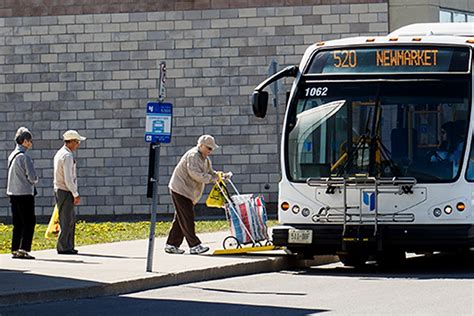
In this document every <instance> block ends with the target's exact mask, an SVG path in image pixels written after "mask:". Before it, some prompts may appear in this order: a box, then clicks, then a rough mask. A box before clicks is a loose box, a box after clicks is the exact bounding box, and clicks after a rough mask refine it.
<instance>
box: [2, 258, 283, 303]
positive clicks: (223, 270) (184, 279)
mask: <svg viewBox="0 0 474 316" xmlns="http://www.w3.org/2000/svg"><path fill="white" fill-rule="evenodd" d="M288 259H289V258H287V257H278V258H271V259H266V260H262V261H258V262H245V263H238V264H231V265H226V266H222V267H215V268H207V269H197V270H190V271H185V272H180V273H169V274H164V275H158V276H153V277H147V278H140V279H134V280H127V281H119V282H114V283H101V284H97V285H92V286H83V287H76V288H66V289H56V290H47V291H35V292H23V293H13V294H7V295H1V296H0V307H6V306H12V305H18V304H35V303H45V302H53V301H62V300H71V299H83V298H92V297H101V296H111V295H120V294H127V293H132V292H138V291H145V290H150V289H156V288H161V287H167V286H174V285H181V284H186V283H193V282H200V281H210V280H216V279H222V278H227V277H233V276H243V275H249V274H255V273H263V272H274V271H279V270H283V269H287V268H289V267H290V261H291V260H288Z"/></svg>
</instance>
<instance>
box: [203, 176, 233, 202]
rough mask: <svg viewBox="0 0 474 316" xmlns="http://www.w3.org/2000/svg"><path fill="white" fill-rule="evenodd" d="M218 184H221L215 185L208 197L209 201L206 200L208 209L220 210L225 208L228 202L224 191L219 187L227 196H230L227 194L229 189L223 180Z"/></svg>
mask: <svg viewBox="0 0 474 316" xmlns="http://www.w3.org/2000/svg"><path fill="white" fill-rule="evenodd" d="M218 183H219V184H217V183H216V184H214V186H213V187H212V190H211V192H209V196H208V197H207V200H206V205H207V207H218V208H220V207H222V208H223V207H225V202H226V200H225V197H224V195H223V194H222V191H221V190H220V189H219V186H220V187H221V189H222V190H223V191H224V192H225V194H226V195H227V196H229V193H228V192H227V187H226V185H225V183H224V181H223V180H219V181H218Z"/></svg>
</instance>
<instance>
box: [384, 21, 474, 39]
mask: <svg viewBox="0 0 474 316" xmlns="http://www.w3.org/2000/svg"><path fill="white" fill-rule="evenodd" d="M388 36H389V37H395V36H398V37H400V36H474V23H416V24H411V25H407V26H404V27H401V28H399V29H397V30H395V31H393V32H392V33H390V34H388Z"/></svg>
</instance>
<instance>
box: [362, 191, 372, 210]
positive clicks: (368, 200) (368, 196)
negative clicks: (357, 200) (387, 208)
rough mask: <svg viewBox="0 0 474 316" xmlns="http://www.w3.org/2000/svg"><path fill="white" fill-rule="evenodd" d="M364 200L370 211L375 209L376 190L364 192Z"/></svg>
mask: <svg viewBox="0 0 474 316" xmlns="http://www.w3.org/2000/svg"><path fill="white" fill-rule="evenodd" d="M363 202H364V205H366V206H367V207H368V209H369V211H370V212H373V211H375V192H363Z"/></svg>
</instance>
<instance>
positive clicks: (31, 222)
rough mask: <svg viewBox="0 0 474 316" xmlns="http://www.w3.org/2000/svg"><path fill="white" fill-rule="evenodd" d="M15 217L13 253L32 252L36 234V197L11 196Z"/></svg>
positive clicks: (13, 215)
mask: <svg viewBox="0 0 474 316" xmlns="http://www.w3.org/2000/svg"><path fill="white" fill-rule="evenodd" d="M10 203H11V205H12V217H13V235H12V251H17V250H18V249H23V250H25V251H27V252H30V251H31V243H32V242H33V234H34V232H35V225H36V217H35V197H34V196H33V195H11V196H10Z"/></svg>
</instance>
